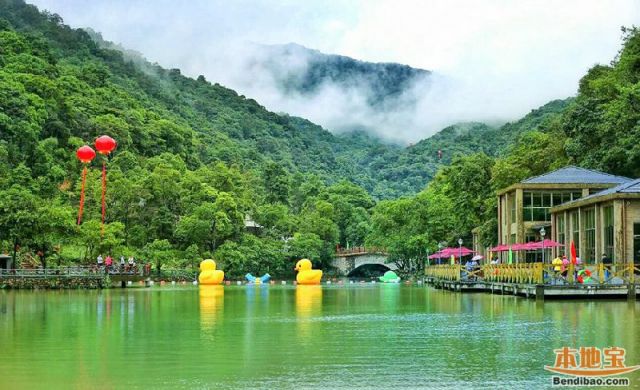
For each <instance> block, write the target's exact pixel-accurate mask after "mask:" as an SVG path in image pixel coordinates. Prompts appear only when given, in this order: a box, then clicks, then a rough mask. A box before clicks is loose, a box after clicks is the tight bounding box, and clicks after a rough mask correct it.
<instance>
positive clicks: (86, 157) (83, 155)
mask: <svg viewBox="0 0 640 390" xmlns="http://www.w3.org/2000/svg"><path fill="white" fill-rule="evenodd" d="M76 157H78V160H80V162H81V163H83V164H84V167H83V168H82V187H81V189H80V207H79V208H78V225H80V223H81V222H82V212H83V210H84V185H85V181H86V178H87V164H89V163H90V162H91V161H92V160H93V159H94V158H95V157H96V152H95V151H94V150H93V149H91V147H90V146H88V145H84V146H81V147H79V148H78V150H77V151H76Z"/></svg>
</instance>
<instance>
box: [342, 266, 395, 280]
mask: <svg viewBox="0 0 640 390" xmlns="http://www.w3.org/2000/svg"><path fill="white" fill-rule="evenodd" d="M390 270H391V268H389V267H387V266H386V265H384V264H363V265H361V266H358V267H356V268H354V269H353V271H351V272H349V274H348V275H347V276H348V277H350V278H374V277H377V276H382V275H384V273H385V272H387V271H390Z"/></svg>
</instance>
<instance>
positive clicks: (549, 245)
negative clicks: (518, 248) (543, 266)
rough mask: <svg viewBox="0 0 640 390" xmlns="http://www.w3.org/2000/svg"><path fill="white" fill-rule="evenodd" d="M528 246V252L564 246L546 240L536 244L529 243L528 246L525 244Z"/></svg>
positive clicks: (535, 242)
mask: <svg viewBox="0 0 640 390" xmlns="http://www.w3.org/2000/svg"><path fill="white" fill-rule="evenodd" d="M525 245H526V246H527V248H526V249H527V250H538V249H542V248H544V249H547V248H557V247H560V246H563V244H561V243H559V242H556V241H553V240H549V239H546V240H544V241H534V242H529V243H527V244H525Z"/></svg>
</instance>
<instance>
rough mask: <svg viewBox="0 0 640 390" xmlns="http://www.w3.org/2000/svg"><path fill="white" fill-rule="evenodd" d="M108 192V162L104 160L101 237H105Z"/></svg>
mask: <svg viewBox="0 0 640 390" xmlns="http://www.w3.org/2000/svg"><path fill="white" fill-rule="evenodd" d="M106 193H107V162H106V161H103V162H102V223H101V224H100V239H102V237H104V216H105V214H106V210H107V206H106V203H105V195H106Z"/></svg>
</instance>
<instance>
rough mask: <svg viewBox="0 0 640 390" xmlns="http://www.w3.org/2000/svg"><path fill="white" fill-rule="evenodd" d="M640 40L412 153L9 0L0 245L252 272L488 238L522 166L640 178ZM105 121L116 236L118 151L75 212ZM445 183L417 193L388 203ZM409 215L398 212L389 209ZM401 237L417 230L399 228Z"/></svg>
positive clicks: (71, 258) (42, 256) (44, 253)
mask: <svg viewBox="0 0 640 390" xmlns="http://www.w3.org/2000/svg"><path fill="white" fill-rule="evenodd" d="M637 41H638V34H637V31H636V30H631V31H628V32H627V35H626V38H625V49H624V50H623V51H621V53H620V56H619V57H618V58H617V59H616V61H614V64H613V65H612V66H610V67H609V66H598V67H596V68H594V69H592V70H591V71H590V72H589V74H588V75H587V76H586V77H585V78H584V79H583V80H582V82H581V84H580V93H579V95H578V97H577V98H576V99H575V101H570V100H568V101H554V102H551V103H549V104H547V105H545V106H543V107H541V108H540V109H538V110H534V111H532V112H531V113H530V114H529V115H527V116H525V117H524V118H523V119H522V120H520V121H517V122H514V123H510V124H507V125H505V126H502V127H500V128H491V127H489V126H486V125H483V124H479V123H467V124H460V125H455V126H452V127H450V128H447V129H445V130H443V131H442V132H440V133H438V134H436V135H434V136H433V137H431V138H429V139H427V140H423V141H421V142H419V143H418V144H416V145H413V146H411V147H408V148H403V147H400V146H394V145H388V144H386V143H383V142H381V141H379V140H377V139H375V138H373V137H371V136H368V135H367V134H365V133H363V132H354V133H349V134H342V135H333V134H331V133H330V132H328V131H326V130H324V129H322V128H321V127H320V126H317V125H315V124H313V123H311V122H309V121H307V120H304V119H301V118H296V117H291V116H288V115H284V114H276V113H273V112H269V111H268V110H266V109H265V108H264V107H262V106H261V105H260V104H258V103H257V102H256V101H254V100H252V99H248V98H246V97H243V96H239V95H238V94H237V93H236V92H234V91H233V90H230V89H228V88H225V87H223V86H221V85H218V84H215V83H214V84H212V83H210V82H208V81H207V80H205V78H204V77H198V78H197V79H192V78H188V77H185V76H183V75H181V74H180V71H179V70H177V69H170V70H167V69H163V68H162V67H160V66H158V65H154V64H150V63H148V62H146V61H144V60H143V59H140V58H137V56H136V55H133V54H132V53H125V54H123V53H122V52H121V51H119V50H114V49H109V48H106V47H101V45H99V44H98V43H96V41H95V40H94V39H92V38H91V36H90V35H89V34H88V33H87V32H85V31H83V30H79V29H78V30H74V29H71V28H69V27H68V26H66V25H64V24H63V22H62V20H61V18H60V17H59V16H58V15H52V14H48V13H46V12H40V11H38V10H37V8H36V7H33V6H30V5H27V4H25V3H24V2H22V1H21V0H0V251H2V252H14V253H15V255H16V257H17V258H18V259H21V260H23V261H26V262H28V260H29V259H30V258H33V257H34V256H35V255H36V254H38V257H39V258H38V259H37V261H39V262H41V263H43V264H45V263H46V262H47V259H52V261H54V262H55V263H58V262H60V263H64V262H76V261H79V260H80V261H86V262H87V261H91V259H92V258H94V257H95V256H96V255H97V254H98V253H107V252H111V253H113V254H114V255H120V254H125V255H129V254H134V255H136V256H139V257H142V258H143V259H146V260H150V261H153V262H154V263H156V264H157V265H158V266H160V265H162V264H165V263H171V264H173V265H180V266H186V265H193V264H195V263H196V261H197V260H198V259H201V258H202V257H208V256H215V257H216V258H218V259H220V261H221V266H223V267H225V270H227V271H228V273H229V275H230V276H238V275H241V274H243V273H245V272H247V270H251V271H252V272H255V273H261V272H267V271H268V272H271V273H272V274H274V275H279V274H280V275H285V274H287V273H289V272H290V269H291V264H290V262H291V261H293V260H294V259H296V258H299V257H309V258H311V259H313V260H314V261H315V262H318V263H320V264H321V265H322V264H325V265H326V262H327V261H328V260H329V259H331V257H332V254H333V251H334V249H335V247H336V245H343V246H346V245H361V244H363V243H364V242H365V241H367V240H368V241H369V242H370V243H375V244H378V245H388V246H389V247H390V248H392V249H393V248H400V249H401V250H400V249H398V251H396V252H394V253H395V254H396V255H397V256H396V258H400V257H398V256H404V257H405V258H408V257H411V256H413V257H411V258H413V259H416V257H415V256H416V253H417V252H416V250H417V249H416V248H418V246H419V248H420V251H423V250H424V249H425V248H427V247H433V245H435V243H436V242H437V241H440V240H444V239H453V237H454V236H458V235H460V236H465V237H468V235H469V232H470V230H471V229H472V228H474V227H476V226H483V231H484V232H485V234H484V236H483V237H484V239H485V241H487V242H488V241H490V240H491V231H492V229H491V226H490V223H491V218H489V216H492V213H493V208H494V206H495V205H492V204H491V201H492V199H493V201H495V199H494V198H495V197H493V196H492V195H491V191H492V190H494V189H496V188H500V187H501V186H504V185H506V184H509V183H511V182H513V181H514V180H519V179H521V178H522V177H524V175H530V174H537V173H541V171H544V170H547V169H549V168H551V167H553V166H554V165H559V164H562V163H565V162H567V161H573V162H575V163H579V164H582V165H584V166H593V167H596V168H601V169H604V170H608V171H611V172H612V173H618V174H620V173H622V174H628V175H629V174H634V175H637V173H638V172H637V170H638V168H637V167H638V164H637V161H636V160H637V159H636V154H638V153H636V151H637V150H638V149H637V146H636V145H635V144H634V143H633V140H634V138H633V137H634V134H635V132H637V130H638V119H637V118H638V107H637V104H636V100H637V92H638V68H639V67H638V65H637V64H638V52H639V51H640V50H639V49H638V46H640V45H638V44H637ZM102 46H104V45H102ZM134 57H135V58H134ZM634 99H635V100H634ZM594 112H595V113H597V115H596V114H594ZM594 129H595V130H594ZM101 134H109V135H111V136H112V137H114V138H115V139H116V140H117V141H118V147H117V149H116V150H115V152H114V153H113V154H112V156H111V157H110V159H109V162H108V172H109V179H108V183H109V184H108V188H109V189H108V192H107V199H106V201H107V219H106V221H107V225H106V229H105V236H104V238H103V239H101V238H100V228H99V224H100V207H99V202H100V179H99V169H95V168H98V167H100V166H101V164H102V161H104V158H103V157H98V158H97V159H96V160H94V162H93V163H92V164H91V165H90V168H91V169H90V170H89V175H88V177H87V201H86V206H85V210H86V211H85V217H84V220H83V222H82V224H81V225H79V226H78V225H76V223H75V219H76V217H75V214H76V210H77V205H78V201H79V193H80V184H79V177H80V171H81V164H80V163H79V162H78V161H77V160H76V158H75V155H74V152H75V150H76V148H78V147H79V146H81V145H83V144H85V143H88V144H92V142H93V140H94V139H95V138H96V137H97V136H99V135H101ZM584 134H591V136H590V137H585V136H584ZM591 137H596V139H598V140H600V142H601V143H602V144H604V145H606V148H603V147H599V146H598V145H597V144H593V141H592V138H591ZM438 151H442V158H441V159H440V157H439V154H438ZM477 152H482V153H480V154H478V153H477ZM449 164H451V165H449ZM432 178H435V179H434V180H432V181H431V183H430V184H429V186H428V187H427V189H426V190H424V191H422V192H420V193H419V194H418V195H417V196H416V197H413V198H405V199H401V200H398V201H385V202H380V203H378V205H377V206H376V203H375V202H376V200H378V199H385V198H386V199H390V198H396V197H400V196H403V195H411V194H415V193H417V192H419V191H420V190H422V189H423V188H424V186H425V185H426V184H427V182H429V181H430V180H431V179H432ZM461 188H463V189H464V191H459V190H458V189H461ZM394 202H399V203H394ZM415 202H418V203H415ZM398 205H400V206H402V207H396V206H398ZM374 207H375V209H374ZM404 207H408V209H405V208H404ZM425 207H427V209H425ZM372 210H374V214H373V221H372V220H371V212H372ZM457 210H467V211H469V212H468V213H465V214H464V215H459V213H457V212H456V211H457ZM396 211H397V212H399V213H400V214H398V218H399V219H397V220H395V219H393V218H395V217H393V218H391V219H388V218H387V217H388V213H392V212H396ZM416 213H417V214H416ZM246 216H251V217H252V218H253V219H254V220H255V221H256V222H257V223H258V224H260V225H262V226H263V228H262V229H260V233H259V234H258V235H254V234H249V233H248V232H247V231H245V229H244V219H245V217H246ZM414 217H415V218H414ZM406 218H410V219H411V220H406ZM405 220H406V221H405ZM393 221H395V222H393ZM399 221H404V222H402V223H401V225H402V226H401V227H398V226H397V225H394V223H400V222H399ZM405 222H406V223H405ZM386 228H392V229H393V231H392V233H393V234H389V232H386V233H385V230H384V229H386ZM409 228H411V229H416V230H415V231H408V230H406V229H409ZM400 232H402V237H400V238H402V240H404V239H408V240H411V241H410V242H405V241H398V242H400V244H398V242H387V241H385V239H386V238H392V237H398V236H397V234H399V233H400ZM416 232H417V233H416ZM405 233H406V234H405Z"/></svg>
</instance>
